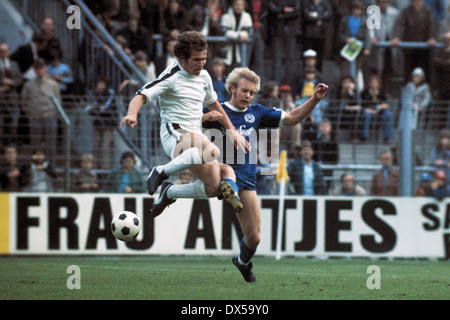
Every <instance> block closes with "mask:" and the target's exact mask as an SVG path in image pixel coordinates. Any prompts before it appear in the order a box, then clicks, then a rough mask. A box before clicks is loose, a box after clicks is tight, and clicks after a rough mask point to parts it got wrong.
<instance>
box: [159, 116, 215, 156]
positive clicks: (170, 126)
mask: <svg viewBox="0 0 450 320" xmlns="http://www.w3.org/2000/svg"><path fill="white" fill-rule="evenodd" d="M187 132H193V133H195V134H197V135H201V136H202V137H204V138H205V139H208V137H207V136H205V135H204V134H203V132H202V131H201V128H198V129H194V130H192V129H186V128H185V127H184V126H183V125H179V124H176V123H169V122H166V123H163V124H161V128H160V136H161V143H162V146H163V148H164V151H165V152H166V154H167V155H168V156H169V157H170V159H173V158H174V152H175V147H176V146H177V144H178V141H180V138H181V136H182V135H184V134H185V133H187ZM194 145H198V144H194ZM199 147H201V144H199Z"/></svg>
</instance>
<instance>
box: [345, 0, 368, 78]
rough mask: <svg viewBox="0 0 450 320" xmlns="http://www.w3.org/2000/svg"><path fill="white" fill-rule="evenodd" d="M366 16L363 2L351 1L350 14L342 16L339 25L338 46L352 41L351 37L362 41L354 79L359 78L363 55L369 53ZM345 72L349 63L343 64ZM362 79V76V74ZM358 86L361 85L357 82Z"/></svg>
mask: <svg viewBox="0 0 450 320" xmlns="http://www.w3.org/2000/svg"><path fill="white" fill-rule="evenodd" d="M366 21H367V20H366V17H365V15H364V11H363V3H362V2H361V1H359V0H354V1H352V11H351V14H350V15H348V16H345V17H343V18H342V20H341V23H340V25H339V41H340V47H341V48H342V47H344V46H345V45H346V44H350V43H352V41H353V39H357V40H359V41H361V42H362V43H363V49H362V51H361V53H360V54H359V56H358V57H357V58H356V69H355V74H352V76H353V77H355V79H359V74H360V72H362V66H363V63H364V57H365V56H368V55H369V54H370V49H371V47H372V44H371V42H370V37H369V29H368V28H367V23H366ZM344 70H345V72H349V71H350V64H349V63H347V62H346V63H345V64H344ZM363 79H364V76H363ZM358 87H361V86H360V85H359V82H358Z"/></svg>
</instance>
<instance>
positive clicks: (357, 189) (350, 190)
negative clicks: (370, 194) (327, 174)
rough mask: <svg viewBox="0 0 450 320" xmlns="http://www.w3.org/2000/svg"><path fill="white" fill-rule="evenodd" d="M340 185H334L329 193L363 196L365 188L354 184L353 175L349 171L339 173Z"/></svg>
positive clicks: (365, 193)
mask: <svg viewBox="0 0 450 320" xmlns="http://www.w3.org/2000/svg"><path fill="white" fill-rule="evenodd" d="M340 181H341V185H340V186H338V187H336V188H335V189H334V190H333V192H332V193H331V195H333V196H350V197H353V196H365V195H367V192H366V190H364V188H363V187H361V186H359V185H357V184H355V177H354V176H353V175H352V174H351V173H343V174H342V175H341V179H340Z"/></svg>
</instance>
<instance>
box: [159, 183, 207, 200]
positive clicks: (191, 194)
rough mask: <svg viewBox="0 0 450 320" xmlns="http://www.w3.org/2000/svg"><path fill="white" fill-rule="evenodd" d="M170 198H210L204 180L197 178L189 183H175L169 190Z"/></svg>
mask: <svg viewBox="0 0 450 320" xmlns="http://www.w3.org/2000/svg"><path fill="white" fill-rule="evenodd" d="M167 197H168V198H169V199H175V198H185V199H186V198H191V199H208V198H209V197H208V196H207V195H206V192H205V185H204V184H203V182H202V181H200V180H197V181H195V182H194V183H189V184H174V185H172V186H171V187H170V188H169V190H167Z"/></svg>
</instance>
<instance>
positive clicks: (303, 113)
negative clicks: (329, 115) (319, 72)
mask: <svg viewBox="0 0 450 320" xmlns="http://www.w3.org/2000/svg"><path fill="white" fill-rule="evenodd" d="M327 90H328V86H327V85H326V84H323V83H319V84H318V85H317V87H316V88H315V89H314V93H313V95H312V96H311V98H309V99H308V100H307V101H306V102H305V103H304V104H302V105H301V106H300V107H298V108H295V109H294V110H292V111H290V112H288V113H287V114H286V116H285V118H284V121H283V125H287V126H292V125H294V124H297V123H299V122H300V121H302V120H303V119H305V118H306V117H307V116H308V115H309V114H310V113H311V112H312V111H313V109H314V108H315V107H316V105H317V104H318V103H319V101H320V100H322V99H323V98H325V95H326V94H327Z"/></svg>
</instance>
